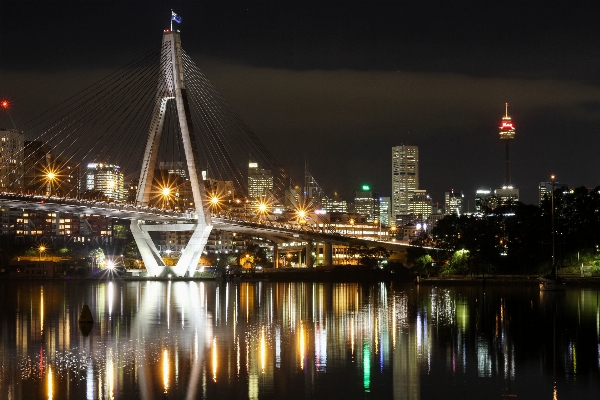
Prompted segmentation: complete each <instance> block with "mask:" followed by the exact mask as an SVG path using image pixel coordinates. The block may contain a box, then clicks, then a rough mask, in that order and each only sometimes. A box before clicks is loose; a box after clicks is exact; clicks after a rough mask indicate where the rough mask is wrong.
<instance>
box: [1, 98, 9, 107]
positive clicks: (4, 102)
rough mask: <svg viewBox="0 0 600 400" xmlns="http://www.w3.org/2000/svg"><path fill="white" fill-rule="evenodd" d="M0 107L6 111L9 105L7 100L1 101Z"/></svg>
mask: <svg viewBox="0 0 600 400" xmlns="http://www.w3.org/2000/svg"><path fill="white" fill-rule="evenodd" d="M0 104H1V105H2V108H4V109H7V108H8V106H9V104H8V101H7V100H2V103H0Z"/></svg>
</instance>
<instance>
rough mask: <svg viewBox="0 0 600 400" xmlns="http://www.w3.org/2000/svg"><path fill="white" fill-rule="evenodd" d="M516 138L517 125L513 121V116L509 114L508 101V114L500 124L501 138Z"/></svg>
mask: <svg viewBox="0 0 600 400" xmlns="http://www.w3.org/2000/svg"><path fill="white" fill-rule="evenodd" d="M514 138H515V127H514V126H513V123H512V118H511V117H509V116H508V103H506V114H504V117H502V123H501V124H500V139H502V140H511V139H514Z"/></svg>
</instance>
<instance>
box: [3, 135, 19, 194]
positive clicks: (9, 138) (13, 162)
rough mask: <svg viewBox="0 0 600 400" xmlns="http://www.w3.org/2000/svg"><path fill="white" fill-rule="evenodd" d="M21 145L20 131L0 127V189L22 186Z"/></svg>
mask: <svg viewBox="0 0 600 400" xmlns="http://www.w3.org/2000/svg"><path fill="white" fill-rule="evenodd" d="M23 145H24V135H23V134H22V133H19V131H17V130H16V129H1V128H0V189H8V190H11V191H12V190H19V189H22V188H23Z"/></svg>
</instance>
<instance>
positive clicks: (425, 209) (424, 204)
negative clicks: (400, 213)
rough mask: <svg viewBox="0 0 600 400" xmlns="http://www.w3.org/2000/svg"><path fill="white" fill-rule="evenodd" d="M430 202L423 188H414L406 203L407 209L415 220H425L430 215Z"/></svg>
mask: <svg viewBox="0 0 600 400" xmlns="http://www.w3.org/2000/svg"><path fill="white" fill-rule="evenodd" d="M431 203H432V202H431V197H430V196H429V195H428V194H427V192H426V191H425V190H415V191H413V196H412V198H411V199H410V203H409V204H408V210H409V212H410V213H411V214H413V215H414V216H416V217H417V220H419V221H426V220H427V218H429V216H430V215H431V209H432V204H431Z"/></svg>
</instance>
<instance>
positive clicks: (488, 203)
mask: <svg viewBox="0 0 600 400" xmlns="http://www.w3.org/2000/svg"><path fill="white" fill-rule="evenodd" d="M491 197H492V189H489V188H479V189H477V192H475V211H476V212H483V211H485V209H486V208H491V209H493V208H494V207H495V206H496V204H495V201H492V199H491Z"/></svg>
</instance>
